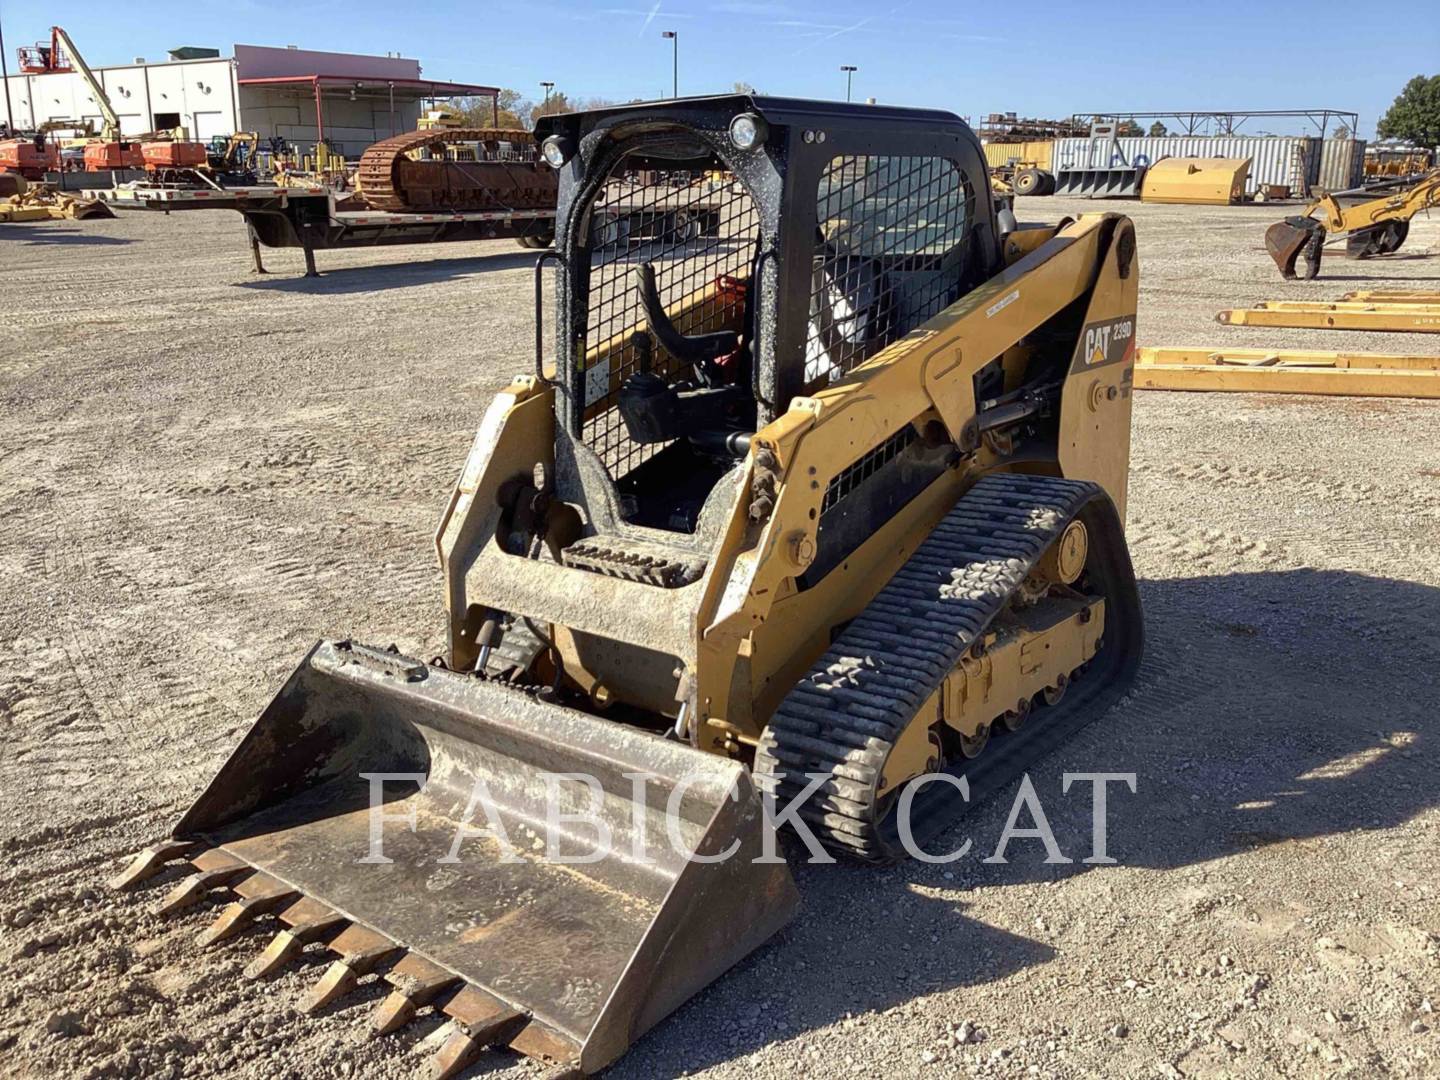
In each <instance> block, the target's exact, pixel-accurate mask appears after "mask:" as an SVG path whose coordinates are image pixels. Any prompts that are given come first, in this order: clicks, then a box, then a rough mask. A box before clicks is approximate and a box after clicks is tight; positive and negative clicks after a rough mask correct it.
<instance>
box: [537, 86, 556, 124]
mask: <svg viewBox="0 0 1440 1080" xmlns="http://www.w3.org/2000/svg"><path fill="white" fill-rule="evenodd" d="M540 85H541V86H543V87H544V88H545V103H544V104H543V105H541V106H540V115H541V116H549V115H550V91H551V90H554V89H555V84H554V83H553V82H542V83H541V84H540Z"/></svg>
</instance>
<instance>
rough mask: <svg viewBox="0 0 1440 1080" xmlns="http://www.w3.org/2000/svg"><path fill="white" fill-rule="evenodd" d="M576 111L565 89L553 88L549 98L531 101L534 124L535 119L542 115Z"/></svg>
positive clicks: (531, 114) (532, 121)
mask: <svg viewBox="0 0 1440 1080" xmlns="http://www.w3.org/2000/svg"><path fill="white" fill-rule="evenodd" d="M574 111H575V106H574V105H571V104H570V99H569V98H568V97H566V96H565V91H564V90H551V91H550V97H549V99H548V100H543V101H537V102H533V103H531V105H530V123H531V125H532V126H533V125H534V123H535V121H536V120H539V119H540V118H541V117H542V116H557V115H559V114H560V113H567V112H574Z"/></svg>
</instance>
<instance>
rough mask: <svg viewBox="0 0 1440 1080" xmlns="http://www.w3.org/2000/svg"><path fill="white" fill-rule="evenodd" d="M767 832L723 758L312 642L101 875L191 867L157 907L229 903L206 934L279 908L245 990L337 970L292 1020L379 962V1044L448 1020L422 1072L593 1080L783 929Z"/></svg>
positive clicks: (790, 891) (480, 683)
mask: <svg viewBox="0 0 1440 1080" xmlns="http://www.w3.org/2000/svg"><path fill="white" fill-rule="evenodd" d="M383 774H390V775H388V776H385V775H383ZM395 774H400V775H395ZM566 774H570V775H569V776H567V775H566ZM580 776H584V777H586V778H589V779H588V780H580V779H577V777H580ZM552 791H553V792H555V793H556V794H554V795H551V792H552ZM381 793H383V795H382V796H381V797H382V799H383V802H382V805H380V807H379V808H378V809H375V810H373V811H372V799H373V798H374V797H375V796H376V795H379V794H381ZM552 807H553V809H552ZM382 815H383V818H382ZM577 816H585V817H586V820H580V821H578V822H577V821H576V820H574V818H576V817H577ZM763 827H764V823H763V808H762V804H761V802H760V799H759V797H758V795H757V794H756V792H755V789H754V788H753V787H752V786H751V782H750V778H749V774H748V773H747V772H746V770H745V769H744V768H743V767H742V766H741V765H740V764H738V763H735V762H732V761H729V760H726V759H723V758H720V757H717V756H715V755H711V754H705V753H703V752H701V751H699V750H695V749H693V748H691V747H689V746H686V745H682V744H680V743H678V742H675V741H671V740H667V739H664V738H662V737H660V736H657V735H653V734H651V733H649V732H646V731H643V730H640V729H637V728H634V727H631V726H628V725H624V724H617V723H612V722H608V721H605V720H600V719H597V718H595V717H592V716H588V715H585V714H583V713H580V712H577V711H575V710H572V709H569V708H565V707H562V706H558V705H554V704H548V703H546V702H544V701H543V700H540V699H539V698H537V697H536V696H533V695H531V694H529V693H527V692H523V691H520V690H517V689H514V688H512V687H509V686H507V685H503V684H500V683H496V682H487V681H484V680H481V679H479V678H476V677H475V676H471V675H462V674H457V673H455V672H451V671H447V670H444V669H443V668H438V667H432V666H430V665H428V664H424V663H421V662H420V661H417V660H412V659H409V658H407V657H404V656H401V655H399V654H397V653H393V652H386V651H382V650H378V649H372V648H369V647H366V646H362V645H358V644H353V643H350V642H344V641H341V642H331V641H322V642H321V643H319V644H318V645H317V646H316V647H315V648H314V650H312V652H311V653H310V654H309V656H307V657H306V658H305V661H304V662H303V663H302V664H301V665H300V667H299V668H298V669H297V670H296V671H295V673H294V674H293V675H292V676H291V677H290V680H289V681H288V682H287V683H286V684H285V686H284V688H283V689H282V690H281V691H280V692H279V694H278V695H276V697H275V699H274V700H273V701H272V702H271V703H270V705H269V707H268V708H267V709H266V710H265V712H264V713H263V714H262V715H261V717H260V719H259V720H258V721H257V722H256V724H255V726H254V728H252V729H251V731H250V732H249V734H248V735H247V736H246V737H245V739H244V741H243V742H242V743H241V745H240V747H239V748H238V749H237V750H236V751H235V753H234V754H233V755H232V757H231V758H230V760H229V761H228V762H226V764H225V766H224V767H223V768H222V769H221V771H220V773H219V774H218V775H217V776H216V778H215V780H214V781H213V782H212V783H211V784H210V786H209V788H208V789H207V790H206V791H205V793H204V794H203V795H202V796H201V797H200V799H199V800H198V801H197V802H196V803H195V805H194V806H193V807H191V809H190V810H189V812H188V813H186V814H185V816H184V817H183V819H182V820H181V821H180V823H179V825H178V826H177V827H176V828H175V831H174V834H173V838H172V839H171V840H169V841H166V842H164V843H161V844H158V845H156V846H155V847H153V848H151V849H150V850H149V851H147V852H144V853H142V854H141V856H140V857H139V858H138V859H137V860H136V862H135V863H134V864H133V865H132V866H131V867H130V869H129V870H128V871H127V872H126V873H125V874H124V875H122V876H121V878H120V879H117V881H116V882H115V883H114V884H116V885H117V886H119V887H130V886H133V885H135V884H138V883H139V882H140V881H142V880H144V879H145V878H147V877H150V876H152V875H153V874H156V873H159V872H160V871H161V870H162V869H164V868H165V866H166V864H167V863H168V862H169V861H171V860H174V859H177V858H180V857H181V856H183V857H185V858H186V859H187V860H188V861H189V862H190V863H191V864H192V866H193V867H194V869H195V870H196V871H197V874H196V876H194V877H191V878H189V879H188V880H186V881H183V882H181V883H180V884H179V885H178V886H177V887H176V888H175V889H174V891H173V892H172V893H171V894H170V896H169V897H168V898H167V899H166V901H165V902H164V903H163V904H162V911H167V912H168V911H173V910H178V909H180V908H182V907H185V906H187V905H188V904H189V903H192V902H195V901H198V900H199V899H200V898H202V897H203V896H204V895H205V894H206V893H207V892H208V891H209V890H210V889H211V888H214V887H216V886H224V887H226V888H228V889H229V890H232V891H233V893H234V894H235V900H234V902H233V903H231V904H230V906H229V907H228V908H226V909H225V911H224V912H222V913H221V915H220V917H219V919H218V920H217V921H216V922H215V923H214V924H213V925H212V926H211V927H210V928H209V929H208V930H207V931H206V932H205V935H204V936H203V938H202V940H203V941H204V942H206V943H212V942H218V941H220V940H222V939H225V938H228V937H230V936H231V935H233V934H234V933H237V932H238V931H239V930H241V929H243V928H244V927H245V926H246V925H247V924H248V923H249V922H250V921H251V920H253V919H255V918H257V917H258V916H260V915H267V914H273V915H275V916H277V919H278V925H277V929H280V931H281V932H280V934H279V936H278V937H277V938H276V939H275V940H274V941H273V942H272V944H271V946H270V948H269V949H268V950H267V951H266V952H265V953H264V954H262V955H261V956H259V957H258V958H257V959H256V961H255V962H254V963H252V964H251V966H250V968H249V969H248V971H247V973H248V974H249V975H251V976H252V977H264V976H267V975H270V974H272V973H274V972H275V971H277V970H278V969H279V968H280V966H281V965H282V964H283V963H284V962H285V961H286V960H288V959H290V958H292V957H293V956H296V955H298V953H299V951H300V949H301V948H303V947H304V945H306V944H308V943H309V942H311V941H316V940H318V941H323V942H325V943H326V945H327V946H328V948H329V949H330V951H331V952H332V953H334V954H335V955H336V957H337V960H336V962H335V964H333V965H332V967H331V969H330V970H329V971H328V972H327V973H326V975H325V976H324V977H323V978H322V979H321V980H320V983H319V984H318V985H317V986H316V987H315V988H314V990H312V992H311V993H310V994H309V996H308V997H307V998H306V999H305V1000H303V1001H302V1002H300V1007H301V1009H302V1011H313V1010H315V1009H317V1008H321V1007H324V1006H326V1005H328V1004H329V1002H330V1001H332V1000H334V999H335V998H337V997H338V996H339V995H340V994H342V993H344V992H346V991H348V990H349V989H351V988H353V987H354V985H355V981H356V979H358V978H359V977H360V976H362V975H364V974H366V973H368V972H369V971H372V970H379V971H382V972H383V973H384V977H385V978H386V979H387V980H388V981H389V982H390V983H391V984H392V985H393V986H394V991H393V992H392V993H391V995H390V998H389V999H388V1000H387V1001H385V1002H384V1003H382V1005H381V1006H380V1009H379V1011H378V1012H377V1013H376V1015H375V1018H374V1023H375V1027H376V1028H377V1030H379V1031H380V1032H387V1031H390V1030H393V1029H395V1028H398V1027H399V1026H400V1025H401V1024H403V1023H404V1022H406V1021H407V1020H409V1019H410V1018H412V1017H413V1016H414V1015H415V1013H416V1011H417V1010H418V1009H419V1008H422V1007H424V1006H426V1005H434V1006H435V1007H436V1008H437V1009H439V1010H441V1011H443V1012H444V1013H446V1014H447V1015H448V1016H450V1017H451V1018H452V1019H453V1020H454V1032H453V1033H452V1034H451V1036H450V1039H449V1041H448V1042H447V1043H446V1045H445V1047H444V1048H443V1049H442V1050H441V1051H440V1057H439V1059H438V1060H437V1062H436V1067H435V1069H434V1073H435V1074H436V1075H439V1076H449V1075H452V1074H453V1073H455V1072H457V1071H459V1070H460V1069H462V1068H464V1067H465V1066H466V1065H468V1064H469V1063H470V1062H471V1061H473V1060H474V1059H475V1058H476V1057H477V1056H478V1055H479V1053H480V1052H481V1051H482V1050H483V1049H484V1048H485V1047H486V1046H494V1045H507V1046H509V1047H511V1048H512V1049H514V1050H517V1051H519V1052H521V1053H524V1054H527V1055H529V1056H532V1057H535V1058H539V1059H542V1060H545V1061H549V1062H553V1063H556V1064H558V1065H559V1066H561V1067H562V1068H563V1067H568V1068H571V1069H574V1070H576V1071H578V1072H584V1073H589V1072H593V1071H595V1070H597V1069H600V1068H603V1067H604V1066H605V1065H607V1064H609V1063H610V1062H612V1061H614V1060H615V1059H616V1058H617V1057H619V1056H620V1055H621V1054H622V1053H623V1052H624V1051H625V1049H626V1048H627V1047H628V1046H629V1045H630V1044H631V1043H632V1042H633V1041H634V1040H635V1039H636V1038H638V1037H639V1036H640V1035H641V1034H643V1033H644V1032H645V1031H646V1030H648V1029H649V1028H650V1027H652V1026H653V1025H654V1024H656V1023H657V1022H658V1021H660V1020H661V1019H663V1018H664V1017H665V1016H666V1015H668V1014H669V1013H670V1012H671V1011H672V1010H674V1009H675V1008H676V1007H677V1006H678V1005H680V1004H681V1003H682V1002H683V1001H685V1000H686V999H687V998H689V997H690V996H691V995H693V994H694V993H695V992H696V991H698V990H699V989H701V988H702V987H704V986H706V985H707V984H709V983H710V982H712V981H714V979H716V978H717V977H718V976H719V975H720V974H721V973H723V972H724V971H725V970H726V969H727V968H729V967H730V966H731V965H733V964H734V963H735V962H736V961H738V960H739V959H741V958H742V957H744V956H745V955H746V954H747V953H749V952H750V951H751V950H753V949H754V948H755V947H756V946H758V945H759V944H761V943H762V942H764V941H765V940H766V939H767V938H769V937H770V936H771V935H773V934H774V933H775V932H776V931H777V930H778V929H779V928H780V927H781V926H783V925H784V924H785V923H786V922H787V921H788V920H789V919H790V918H791V916H792V915H793V913H794V911H795V908H796V906H797V902H798V896H797V893H796V890H795V886H794V883H793V881H792V879H791V876H790V872H789V869H788V868H787V867H786V866H785V864H784V862H783V861H781V860H780V858H779V856H775V857H774V859H773V861H764V862H757V861H756V860H757V858H758V857H759V856H761V854H762V852H763V848H762V828H763ZM601 832H608V834H609V843H608V844H604V843H597V839H596V838H597V836H598V835H599V834H600V833H601ZM502 837H503V839H504V842H502V839H501V838H502ZM547 843H553V844H554V845H555V847H554V849H553V850H547V847H546V845H547ZM707 856H709V857H713V858H710V859H708V860H707V859H706V857H707ZM382 860H383V861H382ZM562 860H581V861H568V862H567V861H562Z"/></svg>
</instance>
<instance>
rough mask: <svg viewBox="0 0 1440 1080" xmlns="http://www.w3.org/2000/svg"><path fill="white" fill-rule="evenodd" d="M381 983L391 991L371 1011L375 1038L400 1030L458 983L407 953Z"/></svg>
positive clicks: (451, 975)
mask: <svg viewBox="0 0 1440 1080" xmlns="http://www.w3.org/2000/svg"><path fill="white" fill-rule="evenodd" d="M385 981H386V982H388V983H390V984H391V985H392V986H394V987H395V989H394V990H393V991H391V992H390V995H389V996H388V997H386V999H385V1000H384V1001H382V1002H381V1003H380V1005H379V1007H378V1008H377V1009H376V1010H375V1015H374V1018H373V1019H372V1021H371V1022H372V1024H373V1025H374V1033H375V1034H376V1035H388V1034H390V1033H391V1032H392V1031H397V1030H399V1029H400V1028H402V1027H404V1026H405V1025H406V1024H408V1023H409V1022H410V1021H411V1020H413V1019H415V1014H416V1013H417V1012H419V1011H420V1010H421V1009H423V1008H424V1007H425V1006H426V1005H429V1004H430V1002H432V1001H434V1000H435V999H436V998H437V997H439V996H440V995H441V994H442V993H444V992H445V991H446V990H449V989H450V988H451V987H452V986H455V985H456V984H457V983H459V982H461V981H462V980H461V979H460V976H458V975H456V974H455V973H454V972H450V971H446V970H445V969H444V968H442V967H440V966H439V965H438V964H432V963H431V962H430V961H429V960H426V959H425V958H424V957H423V956H416V955H415V954H414V953H407V954H406V955H405V956H403V957H401V959H400V962H399V963H397V964H396V965H395V966H394V967H393V968H391V969H390V970H389V971H388V972H386V973H385Z"/></svg>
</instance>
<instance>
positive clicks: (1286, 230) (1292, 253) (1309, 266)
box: [1265, 217, 1325, 281]
mask: <svg viewBox="0 0 1440 1080" xmlns="http://www.w3.org/2000/svg"><path fill="white" fill-rule="evenodd" d="M1324 246H1325V226H1324V225H1322V224H1320V222H1318V221H1316V220H1315V219H1314V218H1308V217H1288V218H1286V219H1285V220H1284V221H1277V222H1276V223H1275V224H1274V225H1271V226H1270V227H1269V228H1268V229H1266V230H1265V250H1266V251H1268V252H1269V253H1270V258H1272V259H1273V260H1275V265H1276V266H1277V267H1279V268H1280V273H1281V275H1282V276H1283V277H1284V278H1285V280H1286V281H1293V280H1294V279H1295V278H1296V276H1297V275H1296V272H1295V264H1296V263H1297V262H1298V261H1299V259H1300V257H1301V255H1304V257H1305V280H1306V281H1310V280H1313V279H1314V277H1315V275H1316V274H1318V273H1319V272H1320V255H1321V252H1322V251H1323V250H1324Z"/></svg>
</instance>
